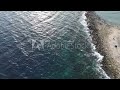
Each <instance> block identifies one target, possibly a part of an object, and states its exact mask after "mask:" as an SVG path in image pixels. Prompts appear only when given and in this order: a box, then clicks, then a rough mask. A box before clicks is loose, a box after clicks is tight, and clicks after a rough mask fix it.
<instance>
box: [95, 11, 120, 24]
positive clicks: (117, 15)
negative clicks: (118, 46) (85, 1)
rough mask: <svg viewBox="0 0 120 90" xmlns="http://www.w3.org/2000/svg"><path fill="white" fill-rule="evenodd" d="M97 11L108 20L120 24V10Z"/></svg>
mask: <svg viewBox="0 0 120 90" xmlns="http://www.w3.org/2000/svg"><path fill="white" fill-rule="evenodd" d="M96 13H97V14H98V15H99V16H100V17H102V18H103V19H105V20H106V21H108V22H110V23H112V24H117V25H120V11H96Z"/></svg>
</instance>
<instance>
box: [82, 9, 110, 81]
mask: <svg viewBox="0 0 120 90" xmlns="http://www.w3.org/2000/svg"><path fill="white" fill-rule="evenodd" d="M86 13H87V12H86V11H83V14H82V16H81V20H80V23H81V24H82V25H83V26H84V31H85V32H86V33H87V35H88V37H89V42H90V43H91V47H92V52H93V55H94V56H97V62H98V64H97V68H96V70H97V71H98V72H100V73H101V74H102V75H104V77H105V79H110V77H109V76H108V75H107V74H106V73H105V71H104V70H103V69H102V67H101V66H102V65H101V64H100V62H102V60H103V58H104V56H102V55H100V54H99V53H98V52H97V51H96V46H95V45H94V44H93V43H92V37H90V32H89V28H88V25H87V22H86V19H87V17H86V16H85V14H86ZM100 78H102V76H100Z"/></svg>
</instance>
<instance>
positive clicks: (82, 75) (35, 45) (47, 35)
mask: <svg viewBox="0 0 120 90" xmlns="http://www.w3.org/2000/svg"><path fill="white" fill-rule="evenodd" d="M85 13H86V12H85V11H0V78H1V79H11V78H12V79H108V78H109V77H108V76H107V75H106V73H105V72H104V70H103V69H102V68H101V63H100V62H101V61H102V58H103V56H101V55H100V54H99V53H98V52H97V51H96V49H95V45H94V44H93V43H92V39H91V36H90V34H89V29H88V27H87V22H86V16H85Z"/></svg>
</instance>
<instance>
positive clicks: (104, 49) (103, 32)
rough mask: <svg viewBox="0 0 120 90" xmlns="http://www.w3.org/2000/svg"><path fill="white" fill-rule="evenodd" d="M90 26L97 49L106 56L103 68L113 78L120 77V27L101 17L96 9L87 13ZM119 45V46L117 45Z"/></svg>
mask: <svg viewBox="0 0 120 90" xmlns="http://www.w3.org/2000/svg"><path fill="white" fill-rule="evenodd" d="M86 17H87V23H88V28H89V29H90V34H91V36H92V40H93V44H95V45H96V50H97V51H98V52H99V53H100V54H101V55H103V56H104V58H103V61H102V62H101V63H102V65H103V66H102V68H103V70H104V71H105V72H106V74H107V75H108V76H109V77H110V78H111V79H117V78H120V61H119V58H120V54H119V52H117V51H118V50H119V49H120V48H119V46H120V44H118V43H119V42H118V41H120V39H119V37H120V28H119V27H117V26H115V25H110V24H109V23H107V22H106V21H105V20H103V19H101V18H100V17H99V16H98V15H97V14H96V13H95V12H94V11H87V13H86ZM118 39H119V40H118ZM115 46H117V47H115Z"/></svg>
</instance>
